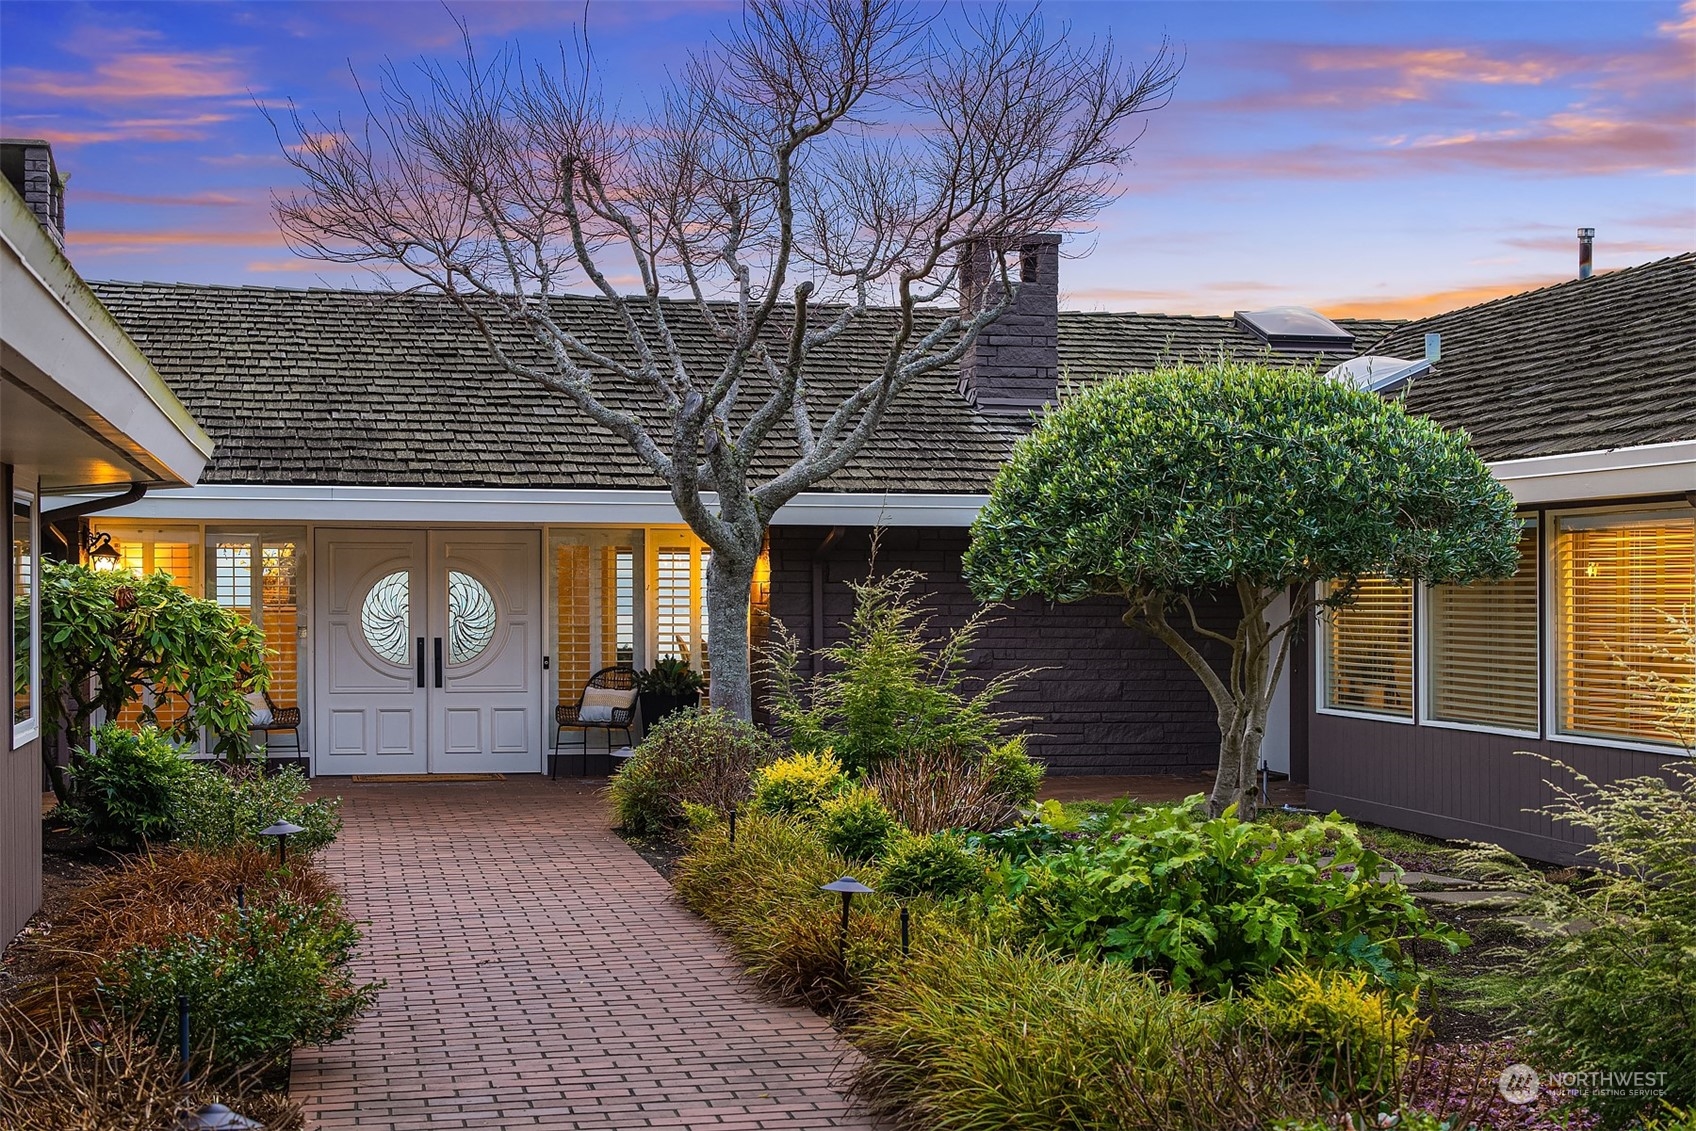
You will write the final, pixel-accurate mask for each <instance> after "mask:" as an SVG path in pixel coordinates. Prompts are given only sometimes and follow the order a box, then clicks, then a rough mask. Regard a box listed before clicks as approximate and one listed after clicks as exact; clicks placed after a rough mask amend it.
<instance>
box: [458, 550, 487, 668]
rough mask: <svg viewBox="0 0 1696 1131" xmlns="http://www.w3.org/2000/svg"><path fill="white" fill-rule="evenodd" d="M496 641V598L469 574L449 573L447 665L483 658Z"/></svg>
mask: <svg viewBox="0 0 1696 1131" xmlns="http://www.w3.org/2000/svg"><path fill="white" fill-rule="evenodd" d="M494 638H495V598H494V595H493V594H491V593H490V592H489V590H488V587H487V586H485V585H484V584H483V583H482V582H481V581H478V580H477V579H476V578H475V577H472V576H471V575H470V574H469V573H461V572H459V571H458V570H449V571H448V662H449V663H450V664H464V663H469V662H470V661H472V660H475V659H476V658H477V657H478V656H481V655H482V654H483V652H484V651H485V650H486V649H487V648H488V647H489V642H490V641H492V640H493V639H494Z"/></svg>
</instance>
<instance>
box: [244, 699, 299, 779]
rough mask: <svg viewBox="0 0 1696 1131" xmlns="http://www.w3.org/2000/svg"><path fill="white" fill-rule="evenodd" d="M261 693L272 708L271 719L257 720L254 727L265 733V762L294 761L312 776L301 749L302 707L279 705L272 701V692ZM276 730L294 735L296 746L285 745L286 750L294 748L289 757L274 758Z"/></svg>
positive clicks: (267, 706)
mask: <svg viewBox="0 0 1696 1131" xmlns="http://www.w3.org/2000/svg"><path fill="white" fill-rule="evenodd" d="M260 694H261V695H263V696H264V697H265V706H266V708H267V709H269V710H270V712H271V717H270V719H269V721H267V722H265V723H263V724H261V723H259V722H258V721H257V720H255V722H254V725H253V727H252V729H253V730H257V731H263V732H264V734H265V762H266V765H267V767H269V765H270V763H271V762H273V761H275V762H284V763H287V762H293V763H295V764H297V765H299V766H300V768H301V772H302V773H305V774H306V775H307V776H308V777H310V776H311V774H312V770H311V767H310V765H309V763H308V762H307V759H306V755H305V754H303V753H302V752H301V749H300V708H299V707H279V706H277V704H276V703H274V702H272V701H271V693H270V692H268V691H262V692H260ZM276 731H288V732H289V733H290V734H292V735H294V746H293V747H292V748H291V747H287V746H285V747H283V749H284V750H291V749H292V753H291V754H290V755H288V756H287V757H283V758H274V757H273V756H272V754H271V735H272V733H273V732H276Z"/></svg>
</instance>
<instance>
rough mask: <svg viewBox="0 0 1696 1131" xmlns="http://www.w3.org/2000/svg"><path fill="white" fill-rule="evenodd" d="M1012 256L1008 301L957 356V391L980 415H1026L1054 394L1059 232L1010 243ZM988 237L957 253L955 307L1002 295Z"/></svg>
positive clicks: (996, 250) (968, 307)
mask: <svg viewBox="0 0 1696 1131" xmlns="http://www.w3.org/2000/svg"><path fill="white" fill-rule="evenodd" d="M1015 244H1016V246H1017V248H1018V252H1019V262H1018V265H1017V267H1016V268H1014V269H1013V277H1014V278H1015V279H1016V280H1017V288H1016V290H1015V293H1014V297H1013V305H1012V306H1011V307H1009V308H1008V309H1007V310H1006V311H1005V312H1004V313H1003V314H1002V315H1001V317H999V318H997V319H996V320H995V321H994V322H991V323H990V324H989V325H988V326H985V327H984V329H983V332H982V333H981V334H979V335H978V339H977V341H975V342H974V343H972V346H971V348H970V349H968V350H967V351H966V354H965V356H964V357H962V358H961V359H960V395H961V396H963V397H965V398H966V400H967V402H968V403H970V404H971V406H972V407H973V408H975V409H977V410H978V411H979V412H981V413H983V414H984V415H986V416H1011V417H1025V416H1028V415H1029V414H1030V413H1031V412H1033V411H1036V410H1039V409H1041V408H1042V406H1043V405H1045V404H1052V403H1054V402H1055V401H1056V400H1058V399H1059V393H1060V236H1059V234H1058V233H1055V232H1046V233H1043V234H1042V235H1033V236H1025V237H1023V238H1022V239H1019V240H1017V241H1009V242H1008V244H1007V245H1005V247H1006V249H1007V250H1012V248H1013V247H1014V246H1015ZM1001 252H1002V248H1001V247H997V246H996V245H995V244H994V243H993V242H992V241H990V240H979V241H978V242H976V243H972V244H968V245H966V247H964V248H962V249H961V252H960V309H961V311H962V312H963V313H964V312H970V311H974V310H982V309H984V308H985V307H988V306H993V305H995V304H996V303H997V302H999V301H1000V298H1001V274H1000V271H999V269H998V267H997V262H996V261H997V258H998V256H999V255H1000V254H1001Z"/></svg>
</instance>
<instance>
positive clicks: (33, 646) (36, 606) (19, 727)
mask: <svg viewBox="0 0 1696 1131" xmlns="http://www.w3.org/2000/svg"><path fill="white" fill-rule="evenodd" d="M19 503H22V504H24V505H26V506H28V507H29V547H30V560H29V570H30V574H29V606H30V607H29V641H30V648H29V701H30V716H29V718H27V719H25V720H24V721H23V722H21V723H20V722H12V723H11V728H12V749H13V750H17V749H19V748H20V747H22V746H23V745H24V744H25V743H28V742H34V741H35V740H36V739H38V738H40V737H41V709H42V703H41V494H40V492H38V491H28V490H25V489H24V488H22V487H14V488H13V489H12V495H11V500H10V506H8V508H7V510H6V555H7V557H6V570H7V579H6V595H7V602H6V605H7V609H6V614H7V616H6V619H7V621H8V622H10V621H11V618H12V609H11V604H12V601H13V600H15V599H16V597H17V595H16V594H15V593H13V592H12V591H11V590H12V580H11V578H12V572H13V571H12V561H11V541H12V523H13V522H15V521H16V518H15V516H14V515H13V513H12V512H13V511H14V510H16V509H17V506H18V504H19ZM6 631H8V632H12V631H14V627H13V626H12V625H11V624H10V623H8V624H7V626H6ZM15 647H16V646H15V645H14V649H15ZM17 660H18V658H17V655H16V654H15V652H14V654H13V656H12V663H13V664H16V663H17ZM10 678H11V676H10V673H8V679H10ZM8 691H10V688H8ZM7 704H8V705H7V712H6V713H7V714H8V715H10V714H11V713H12V711H13V710H14V709H15V708H13V707H12V706H11V697H10V695H9V694H8V696H7Z"/></svg>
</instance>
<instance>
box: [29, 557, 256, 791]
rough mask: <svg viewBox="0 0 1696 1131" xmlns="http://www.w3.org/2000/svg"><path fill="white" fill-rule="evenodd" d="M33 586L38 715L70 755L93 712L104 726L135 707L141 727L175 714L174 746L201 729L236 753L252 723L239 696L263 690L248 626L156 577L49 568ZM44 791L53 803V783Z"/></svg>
mask: <svg viewBox="0 0 1696 1131" xmlns="http://www.w3.org/2000/svg"><path fill="white" fill-rule="evenodd" d="M41 581H42V586H41V682H42V686H43V687H45V688H47V689H48V693H47V694H46V695H45V696H44V699H45V703H44V706H45V707H46V711H45V714H46V716H47V719H48V721H49V722H50V723H52V724H53V725H56V726H60V727H62V728H64V730H65V733H66V737H67V739H68V741H69V743H70V746H71V748H72V749H76V748H78V747H81V746H84V745H86V744H87V736H88V732H89V726H90V723H91V720H92V719H93V717H94V715H95V714H96V713H97V712H103V713H104V714H105V716H106V718H108V719H114V718H116V717H117V716H118V713H119V712H120V711H122V710H123V709H124V707H125V706H127V705H128V704H130V703H135V702H139V703H140V704H141V706H142V712H141V713H142V721H144V722H156V721H158V719H159V718H160V717H161V716H164V715H167V714H168V713H169V712H168V710H167V709H168V708H169V709H172V710H175V709H179V708H180V711H179V713H178V714H177V718H176V721H175V723H174V725H173V726H172V727H171V735H172V737H173V738H175V739H177V740H178V741H186V740H188V739H190V738H191V737H193V736H194V734H195V733H196V732H198V731H199V730H200V729H201V728H203V727H204V728H206V729H207V730H209V731H211V732H212V735H213V736H214V741H215V742H216V743H217V747H218V750H219V752H220V753H228V754H230V755H232V756H241V755H243V754H245V752H246V745H247V741H248V734H247V728H248V723H249V722H250V721H251V719H252V709H251V708H250V707H249V705H248V702H247V700H246V698H245V696H247V695H248V694H249V693H251V692H257V691H263V690H265V688H266V687H267V686H268V682H269V672H268V668H267V666H266V661H267V657H266V651H265V634H264V633H263V632H262V631H261V630H260V629H259V627H258V626H257V625H255V624H252V623H251V622H249V621H247V620H245V619H243V618H242V617H241V616H239V615H237V614H236V613H233V612H231V611H229V610H228V609H224V608H221V607H219V605H218V604H217V602H215V601H203V600H200V599H199V598H196V597H193V596H191V595H190V594H188V593H185V592H184V591H183V590H182V589H180V588H178V587H177V585H176V584H175V583H174V582H172V580H171V578H170V577H169V575H167V574H165V573H155V574H153V575H152V576H151V577H136V576H134V575H133V574H130V573H127V572H124V571H121V570H120V571H116V572H109V573H102V572H99V571H97V570H93V569H89V568H87V567H86V566H81V565H75V564H72V563H67V562H56V563H53V564H51V565H49V566H47V567H46V568H45V569H44V570H43V571H42V577H41ZM55 769H56V767H55ZM54 788H55V791H56V792H60V794H61V796H63V792H62V789H61V786H60V783H59V781H58V780H57V779H55V781H54Z"/></svg>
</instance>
